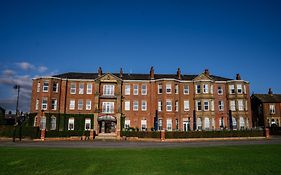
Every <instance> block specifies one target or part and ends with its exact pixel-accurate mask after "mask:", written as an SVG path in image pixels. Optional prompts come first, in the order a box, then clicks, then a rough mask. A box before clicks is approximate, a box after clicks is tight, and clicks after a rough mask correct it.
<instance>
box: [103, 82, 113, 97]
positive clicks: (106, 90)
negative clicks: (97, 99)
mask: <svg viewBox="0 0 281 175" xmlns="http://www.w3.org/2000/svg"><path fill="white" fill-rule="evenodd" d="M114 89H115V86H114V85H113V84H105V85H103V95H105V96H114Z"/></svg>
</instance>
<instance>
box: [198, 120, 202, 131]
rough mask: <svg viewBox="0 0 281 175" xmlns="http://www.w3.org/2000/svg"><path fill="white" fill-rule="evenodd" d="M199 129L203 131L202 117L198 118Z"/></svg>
mask: <svg viewBox="0 0 281 175" xmlns="http://www.w3.org/2000/svg"><path fill="white" fill-rule="evenodd" d="M197 129H198V130H202V119H201V117H199V118H197Z"/></svg>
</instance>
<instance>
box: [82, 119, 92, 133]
mask: <svg viewBox="0 0 281 175" xmlns="http://www.w3.org/2000/svg"><path fill="white" fill-rule="evenodd" d="M84 129H85V131H89V130H91V129H92V128H91V119H90V118H85V128H84Z"/></svg>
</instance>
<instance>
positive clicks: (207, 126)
mask: <svg viewBox="0 0 281 175" xmlns="http://www.w3.org/2000/svg"><path fill="white" fill-rule="evenodd" d="M210 126H211V125H210V118H209V117H205V118H204V129H205V130H209V129H210Z"/></svg>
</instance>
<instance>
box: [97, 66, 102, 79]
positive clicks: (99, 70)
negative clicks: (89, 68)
mask: <svg viewBox="0 0 281 175" xmlns="http://www.w3.org/2000/svg"><path fill="white" fill-rule="evenodd" d="M98 75H99V77H100V76H102V69H101V67H99V69H98Z"/></svg>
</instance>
